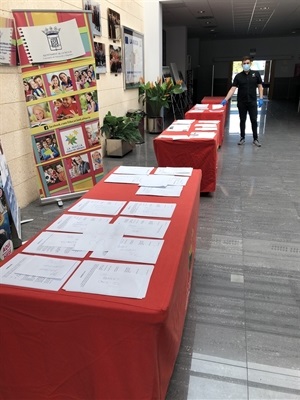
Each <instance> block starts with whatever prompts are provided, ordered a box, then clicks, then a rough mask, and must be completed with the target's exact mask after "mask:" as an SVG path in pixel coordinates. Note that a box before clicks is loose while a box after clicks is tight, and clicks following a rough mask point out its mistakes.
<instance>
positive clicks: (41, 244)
mask: <svg viewBox="0 0 300 400" xmlns="http://www.w3.org/2000/svg"><path fill="white" fill-rule="evenodd" d="M80 239H81V234H77V233H61V232H50V231H45V232H41V233H40V234H39V235H38V236H37V237H36V238H35V239H34V240H33V241H32V242H31V243H30V244H29V245H28V246H27V247H25V248H24V249H23V252H24V253H34V254H48V255H55V256H62V257H76V258H83V257H85V256H86V254H87V251H86V250H75V245H76V243H77V241H79V243H80Z"/></svg>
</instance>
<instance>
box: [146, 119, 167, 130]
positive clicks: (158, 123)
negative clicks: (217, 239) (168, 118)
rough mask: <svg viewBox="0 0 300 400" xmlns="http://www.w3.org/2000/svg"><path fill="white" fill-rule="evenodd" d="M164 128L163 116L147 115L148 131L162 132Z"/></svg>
mask: <svg viewBox="0 0 300 400" xmlns="http://www.w3.org/2000/svg"><path fill="white" fill-rule="evenodd" d="M163 130H164V119H163V117H148V116H147V131H148V133H161V132H162V131H163Z"/></svg>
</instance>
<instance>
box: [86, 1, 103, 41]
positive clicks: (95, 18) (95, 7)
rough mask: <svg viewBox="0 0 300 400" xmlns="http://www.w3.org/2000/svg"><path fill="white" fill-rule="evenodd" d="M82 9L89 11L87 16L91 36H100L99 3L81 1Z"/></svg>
mask: <svg viewBox="0 0 300 400" xmlns="http://www.w3.org/2000/svg"><path fill="white" fill-rule="evenodd" d="M83 9H84V10H85V11H91V13H90V14H89V19H90V24H91V28H92V34H93V35H94V36H101V13H100V3H99V1H93V0H83Z"/></svg>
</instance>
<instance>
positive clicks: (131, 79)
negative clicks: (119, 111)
mask: <svg viewBox="0 0 300 400" xmlns="http://www.w3.org/2000/svg"><path fill="white" fill-rule="evenodd" d="M123 53H124V56H123V60H124V86H125V89H136V88H138V87H139V83H140V79H141V78H142V77H143V76H144V35H142V34H141V33H139V32H136V31H135V30H133V29H131V28H128V27H126V26H123Z"/></svg>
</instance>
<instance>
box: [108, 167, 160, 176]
mask: <svg viewBox="0 0 300 400" xmlns="http://www.w3.org/2000/svg"><path fill="white" fill-rule="evenodd" d="M153 169H154V167H130V166H125V165H120V166H119V167H118V168H117V169H116V170H115V171H114V174H127V175H130V174H133V175H149V174H150V172H152V170H153Z"/></svg>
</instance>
